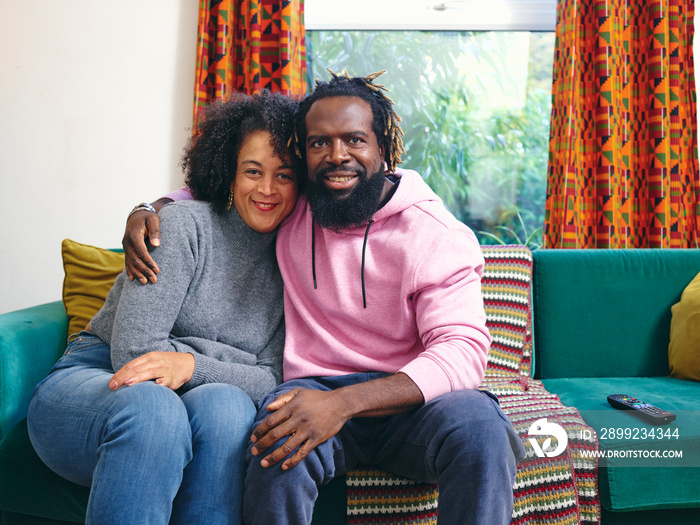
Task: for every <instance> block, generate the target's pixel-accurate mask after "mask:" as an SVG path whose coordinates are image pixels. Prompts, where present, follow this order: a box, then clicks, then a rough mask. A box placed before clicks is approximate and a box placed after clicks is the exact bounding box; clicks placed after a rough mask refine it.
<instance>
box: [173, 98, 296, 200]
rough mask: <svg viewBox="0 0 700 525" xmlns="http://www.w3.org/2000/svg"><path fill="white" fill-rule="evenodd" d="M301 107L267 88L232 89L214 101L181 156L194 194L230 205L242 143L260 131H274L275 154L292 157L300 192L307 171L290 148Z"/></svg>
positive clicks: (188, 183) (196, 126)
mask: <svg viewBox="0 0 700 525" xmlns="http://www.w3.org/2000/svg"><path fill="white" fill-rule="evenodd" d="M297 106H298V102H296V101H294V100H292V99H291V98H289V97H287V96H285V95H282V94H281V93H272V92H270V91H268V90H263V91H261V92H260V93H256V94H254V95H252V96H251V95H245V94H243V93H234V94H233V95H231V97H230V98H228V99H227V100H226V101H216V102H213V103H212V104H210V105H209V106H208V107H207V108H206V109H205V111H204V113H203V116H202V117H201V119H200V120H199V122H198V123H197V124H196V125H195V127H194V130H193V133H192V138H191V139H190V142H189V144H188V146H187V147H186V148H185V154H184V156H183V158H182V171H183V172H184V173H185V183H186V184H187V186H189V187H190V189H191V190H192V192H193V193H194V195H195V196H196V198H197V199H199V200H202V201H207V202H211V203H212V207H213V208H214V210H216V211H218V212H223V211H224V210H225V209H226V204H227V202H228V194H229V191H230V187H231V183H232V182H233V180H234V179H235V176H236V169H237V166H238V153H239V151H240V149H241V144H242V143H243V141H244V139H245V138H246V137H247V136H248V135H249V134H251V133H254V132H256V131H267V132H268V133H270V135H271V136H272V141H271V146H272V147H273V150H274V155H275V156H277V157H279V158H282V159H284V158H289V159H290V160H291V162H292V164H293V168H294V171H295V172H296V173H297V186H298V187H299V191H301V189H302V188H303V181H302V176H303V175H304V173H305V170H301V169H299V159H298V158H297V157H296V155H294V153H293V150H292V149H291V148H290V144H291V140H292V137H293V134H294V131H293V126H294V113H295V111H296V109H297Z"/></svg>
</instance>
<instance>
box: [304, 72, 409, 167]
mask: <svg viewBox="0 0 700 525" xmlns="http://www.w3.org/2000/svg"><path fill="white" fill-rule="evenodd" d="M328 72H329V73H330V74H331V76H332V77H333V78H332V79H331V80H330V81H329V82H321V81H320V80H318V79H317V80H316V88H315V89H314V92H313V93H312V94H311V95H309V96H307V97H306V98H305V99H304V100H302V101H301V103H300V104H299V109H298V111H297V114H296V116H295V118H294V127H295V135H294V137H295V143H296V153H297V155H298V156H299V157H301V158H303V159H306V144H305V142H306V114H307V113H308V112H309V109H311V106H312V105H313V103H314V102H316V101H317V100H321V99H322V98H326V97H358V98H361V99H362V100H364V101H365V102H367V103H369V105H370V107H371V108H372V117H373V121H372V131H374V134H375V135H376V136H377V142H378V144H379V147H380V148H384V159H383V160H384V162H386V164H387V168H388V171H389V173H392V172H394V171H395V170H396V165H397V164H401V155H402V154H403V153H406V150H404V148H403V139H402V138H401V137H402V136H403V131H402V130H401V127H400V126H399V122H401V117H399V116H398V115H397V114H396V112H395V111H394V108H393V106H394V101H393V100H391V99H390V98H389V97H388V96H386V95H385V94H384V92H386V91H388V90H387V89H386V87H384V86H383V85H381V84H375V83H374V79H376V78H377V77H378V76H379V75H381V74H382V73H385V71H380V72H378V73H372V74H371V75H368V76H366V77H351V76H349V75H348V72H347V71H344V72H343V74H341V75H336V74H335V73H333V71H331V70H330V69H329V70H328Z"/></svg>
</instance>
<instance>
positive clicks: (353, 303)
mask: <svg viewBox="0 0 700 525" xmlns="http://www.w3.org/2000/svg"><path fill="white" fill-rule="evenodd" d="M397 175H399V176H401V182H400V184H399V186H398V189H397V190H396V193H395V194H394V195H393V197H392V198H391V200H390V201H389V202H388V203H387V204H386V205H385V206H384V207H383V208H382V209H380V210H379V211H378V212H377V213H376V214H375V215H374V217H373V221H374V222H372V223H371V224H370V226H369V228H367V227H366V226H363V227H359V228H353V229H348V230H344V231H342V232H341V233H335V232H333V231H331V230H326V229H322V228H321V227H320V226H318V225H315V226H314V225H313V223H312V218H311V211H310V209H309V206H308V203H307V201H306V198H305V197H301V198H300V199H299V201H298V203H297V206H296V208H295V209H294V211H293V212H292V214H291V215H290V216H289V217H288V218H287V219H286V220H285V221H284V223H283V225H282V227H281V228H280V231H279V234H278V238H277V258H278V261H279V265H280V270H281V271H282V277H283V279H284V285H285V294H284V297H285V303H284V307H285V318H286V327H287V331H286V344H285V350H284V379H285V380H289V379H294V378H298V377H310V376H334V375H343V374H351V373H355V372H368V371H385V372H390V373H395V372H399V371H400V372H404V373H405V374H407V375H408V376H409V377H410V378H411V379H412V380H413V381H414V382H415V383H416V385H418V387H419V388H420V390H421V392H422V393H423V396H424V398H425V401H426V402H427V401H429V400H431V399H433V398H435V397H437V396H439V395H441V394H444V393H446V392H450V391H453V390H459V389H471V388H476V387H477V386H478V385H479V383H480V382H481V380H482V378H483V373H484V369H485V366H486V353H487V351H488V349H489V345H490V342H491V337H490V335H489V332H488V330H487V328H486V317H485V314H484V307H483V300H482V296H481V275H482V273H483V265H484V259H483V256H482V254H481V249H480V247H479V244H478V242H477V240H476V237H475V236H474V234H473V233H472V231H471V230H470V229H469V228H467V227H466V226H465V225H463V224H462V223H460V222H459V221H457V220H456V219H455V218H454V217H453V216H452V215H451V214H450V213H449V212H448V211H447V210H446V209H445V208H444V206H443V205H442V202H441V201H440V199H439V198H438V197H437V196H436V195H435V194H434V193H433V192H432V190H431V189H430V188H429V187H428V185H427V184H426V183H425V182H424V181H423V179H422V178H421V177H420V175H418V174H417V173H416V172H414V171H409V170H398V172H397ZM312 228H313V229H314V233H313V237H312ZM314 237H315V238H314ZM365 243H366V245H365ZM363 245H364V246H365V247H364V255H363ZM363 264H364V269H363ZM314 275H315V277H314ZM314 279H315V284H314ZM363 296H364V297H363ZM365 302H366V307H365V306H364V303H365Z"/></svg>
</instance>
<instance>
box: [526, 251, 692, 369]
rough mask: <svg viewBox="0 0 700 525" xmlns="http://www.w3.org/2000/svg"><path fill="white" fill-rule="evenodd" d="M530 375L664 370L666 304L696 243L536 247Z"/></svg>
mask: <svg viewBox="0 0 700 525" xmlns="http://www.w3.org/2000/svg"><path fill="white" fill-rule="evenodd" d="M533 255H534V261H535V262H534V273H533V288H532V290H533V292H532V295H533V298H532V301H533V306H532V307H533V314H532V315H533V318H534V319H535V320H536V323H535V331H534V332H535V333H534V340H535V348H536V354H537V362H536V363H535V377H536V378H538V379H550V378H555V377H610V376H616V377H650V376H665V375H668V373H669V369H668V355H667V350H668V341H669V331H670V326H671V307H672V306H673V305H674V304H675V303H677V302H678V301H679V299H680V297H681V293H682V292H683V290H684V289H685V287H686V286H687V285H688V283H690V281H692V280H693V277H695V275H696V274H697V272H698V269H699V268H700V250H698V249H688V250H661V249H658V250H657V249H646V250H631V249H630V250H536V251H535V252H533Z"/></svg>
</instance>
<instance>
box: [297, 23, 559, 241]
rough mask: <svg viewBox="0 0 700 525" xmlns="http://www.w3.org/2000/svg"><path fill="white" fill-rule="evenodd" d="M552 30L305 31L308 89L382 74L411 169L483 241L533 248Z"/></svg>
mask: <svg viewBox="0 0 700 525" xmlns="http://www.w3.org/2000/svg"><path fill="white" fill-rule="evenodd" d="M553 50H554V33H550V32H544V33H536V32H527V31H479V32H473V31H464V32H461V31H460V32H445V31H309V32H308V36H307V55H308V56H307V61H308V71H309V89H312V88H313V85H314V80H315V79H316V78H321V79H324V80H327V79H328V78H329V74H328V72H327V71H326V68H328V69H331V70H332V71H334V72H336V73H340V72H342V71H343V70H346V69H347V70H348V72H349V73H350V74H351V75H363V76H364V75H367V74H370V73H373V72H375V71H381V70H383V69H385V70H386V71H387V72H386V73H385V74H384V75H382V76H381V77H380V78H379V79H378V80H377V82H378V83H380V84H385V85H386V86H387V87H388V88H389V89H390V90H391V92H390V93H389V96H390V97H391V98H392V100H394V102H395V103H396V110H397V113H398V114H399V115H400V116H401V117H402V119H403V123H402V128H403V131H404V134H405V137H404V146H405V148H406V152H407V154H406V155H405V156H404V159H403V161H404V162H403V165H402V167H404V168H410V169H413V170H416V171H418V172H419V173H420V174H421V175H422V176H423V178H424V179H425V180H426V182H427V183H428V184H429V185H430V186H431V187H432V188H433V190H434V191H435V192H436V193H437V194H438V195H439V196H440V198H442V200H443V202H444V203H445V205H446V206H447V207H448V209H450V211H451V212H452V213H453V214H454V215H455V216H456V217H457V218H458V219H460V220H461V221H462V222H464V223H465V224H467V225H468V226H470V227H471V228H472V229H473V230H474V231H475V232H476V233H477V235H478V236H479V237H480V241H481V242H482V243H484V244H492V243H496V242H503V243H518V244H528V245H529V246H531V247H532V248H537V247H539V246H540V244H541V228H542V225H543V222H544V205H545V193H546V178H547V158H548V150H549V121H550V112H551V88H552V62H553V60H552V59H553Z"/></svg>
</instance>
